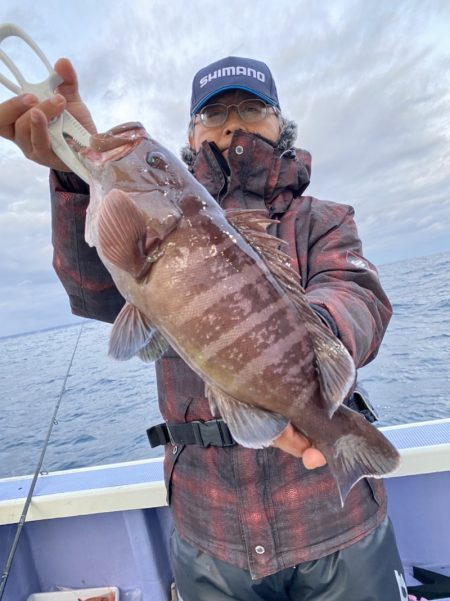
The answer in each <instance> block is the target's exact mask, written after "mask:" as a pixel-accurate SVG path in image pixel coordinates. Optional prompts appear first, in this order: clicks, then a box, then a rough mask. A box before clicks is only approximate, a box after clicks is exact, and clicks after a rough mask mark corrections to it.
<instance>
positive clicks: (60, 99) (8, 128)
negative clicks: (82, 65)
mask: <svg viewBox="0 0 450 601" xmlns="http://www.w3.org/2000/svg"><path fill="white" fill-rule="evenodd" d="M55 71H57V73H59V75H61V77H62V78H63V79H64V82H63V83H62V84H61V85H60V86H58V88H57V90H56V94H55V95H54V96H52V97H51V98H50V99H48V100H45V101H43V102H39V101H38V100H37V98H36V97H35V96H33V95H32V94H24V95H21V96H15V97H14V98H11V99H9V100H7V101H6V102H2V103H0V136H1V137H3V138H6V139H8V140H11V141H12V142H14V143H15V144H17V146H18V147H19V148H20V149H21V150H22V152H23V153H24V155H25V156H26V157H27V158H28V159H30V160H31V161H34V162H36V163H39V164H41V165H45V166H47V167H51V168H52V169H58V170H60V171H69V168H68V167H67V166H66V165H65V164H64V163H63V162H62V161H61V160H60V159H59V158H58V157H57V156H56V155H55V154H54V152H53V151H52V149H51V146H50V140H49V136H48V127H47V126H48V122H49V121H50V120H51V119H53V118H54V117H57V116H58V115H60V114H61V113H62V111H63V110H64V109H66V110H67V111H69V112H70V113H71V114H72V115H73V116H74V117H75V119H77V120H78V121H79V122H80V123H81V124H82V125H83V126H84V127H85V128H86V129H87V130H88V131H89V132H90V133H95V132H96V128H95V125H94V122H93V121H92V117H91V115H90V113H89V110H88V108H87V106H86V105H85V104H84V103H83V102H82V100H81V98H80V95H79V93H78V80H77V75H76V72H75V70H74V68H73V67H72V64H71V63H70V61H69V60H67V59H64V58H63V59H60V60H59V61H58V62H57V63H56V65H55Z"/></svg>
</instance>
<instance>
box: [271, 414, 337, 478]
mask: <svg viewBox="0 0 450 601" xmlns="http://www.w3.org/2000/svg"><path fill="white" fill-rule="evenodd" d="M272 446H274V447H277V448H278V449H281V450H282V451H285V452H286V453H290V454H291V455H294V457H301V458H302V459H303V465H304V466H305V467H306V469H308V470H313V469H315V468H316V467H322V466H323V465H326V463H327V461H326V459H325V457H324V456H323V455H322V453H321V452H320V451H319V450H318V449H315V448H314V447H312V446H311V443H310V441H309V440H308V439H307V438H305V437H304V436H303V435H302V434H300V433H299V432H298V431H297V430H296V429H295V428H294V426H293V425H292V424H289V426H288V427H287V428H286V429H285V430H284V431H283V433H282V434H280V436H279V437H278V438H277V439H275V441H274V442H273V445H272Z"/></svg>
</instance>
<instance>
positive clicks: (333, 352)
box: [226, 209, 356, 417]
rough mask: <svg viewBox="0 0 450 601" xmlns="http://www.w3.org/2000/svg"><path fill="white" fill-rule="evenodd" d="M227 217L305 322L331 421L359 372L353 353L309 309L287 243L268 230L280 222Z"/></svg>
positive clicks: (240, 213) (234, 212)
mask: <svg viewBox="0 0 450 601" xmlns="http://www.w3.org/2000/svg"><path fill="white" fill-rule="evenodd" d="M226 216H227V219H228V220H229V221H230V223H231V224H232V225H233V226H234V227H235V228H236V229H237V230H238V231H239V233H240V234H241V235H242V236H243V237H244V238H245V239H246V240H247V242H248V243H249V244H250V245H251V246H252V247H253V248H254V249H255V250H256V251H257V252H258V253H259V255H260V256H261V258H262V259H263V261H264V262H265V264H266V265H267V267H268V268H269V270H270V272H271V273H272V274H273V276H274V277H275V278H276V280H277V282H278V284H279V285H280V286H281V287H282V289H283V290H284V291H285V292H286V294H287V296H289V298H290V299H291V301H292V303H293V305H294V306H295V307H296V309H297V311H298V314H299V319H301V320H302V321H303V322H304V324H305V326H306V329H307V330H308V333H309V334H310V337H311V344H312V346H313V349H314V355H315V358H316V367H317V372H318V378H319V384H320V392H321V396H322V400H323V402H324V405H325V407H326V410H327V412H328V415H329V416H330V417H331V416H332V415H333V413H334V412H335V411H336V409H337V408H338V407H339V406H340V405H341V404H342V403H343V401H344V400H345V399H346V398H347V397H348V396H349V394H350V392H351V391H352V388H353V386H354V384H355V380H356V368H355V364H354V362H353V359H352V357H351V356H350V353H349V352H348V351H347V349H346V348H345V346H344V345H343V344H342V342H341V341H340V340H338V338H336V336H334V334H333V333H332V332H331V331H330V330H329V328H328V327H327V326H326V325H325V324H323V323H322V321H321V319H320V318H319V317H318V316H317V314H316V313H315V311H314V310H313V309H312V308H311V306H310V305H309V302H308V299H307V297H306V294H305V291H304V289H303V288H302V285H301V283H300V276H299V274H298V273H297V272H296V271H295V270H294V269H293V268H292V266H291V260H290V258H289V256H288V255H287V254H286V253H285V252H283V251H282V250H280V246H282V245H284V244H285V242H284V241H283V240H281V239H279V238H277V237H275V236H272V235H271V234H269V233H267V231H266V230H267V228H268V227H269V226H270V225H271V224H274V223H277V221H275V220H273V219H268V218H267V217H263V216H262V215H261V212H260V211H256V210H253V209H245V210H242V209H230V210H228V211H226Z"/></svg>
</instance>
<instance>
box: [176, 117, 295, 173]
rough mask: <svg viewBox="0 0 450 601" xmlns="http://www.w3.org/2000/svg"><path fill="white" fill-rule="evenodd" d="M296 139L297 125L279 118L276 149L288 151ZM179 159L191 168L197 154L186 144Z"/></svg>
mask: <svg viewBox="0 0 450 601" xmlns="http://www.w3.org/2000/svg"><path fill="white" fill-rule="evenodd" d="M296 139H297V124H296V123H295V121H291V120H290V119H286V118H285V117H283V116H282V117H281V132H280V137H279V140H278V143H277V148H278V149H279V150H282V151H283V150H288V149H289V148H292V146H293V145H294V142H295V140H296ZM180 155H181V159H182V161H183V162H184V163H186V165H187V166H188V167H192V165H193V164H194V162H195V158H196V156H197V153H196V152H195V150H192V148H191V147H190V146H189V145H188V144H186V146H183V147H182V148H181V151H180Z"/></svg>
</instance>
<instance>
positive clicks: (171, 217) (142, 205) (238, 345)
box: [80, 123, 399, 503]
mask: <svg viewBox="0 0 450 601" xmlns="http://www.w3.org/2000/svg"><path fill="white" fill-rule="evenodd" d="M80 158H81V160H82V162H83V163H84V165H85V166H86V167H87V168H88V170H89V172H90V173H91V176H92V181H91V202H90V205H89V209H88V215H87V219H86V240H87V242H88V243H89V244H90V245H93V246H95V247H96V248H97V251H98V254H99V256H100V258H101V259H102V261H103V262H104V264H105V266H106V267H107V269H108V270H109V271H110V273H111V275H112V277H113V279H114V282H115V283H116V285H117V288H118V289H119V290H120V292H121V294H122V295H123V296H124V298H125V299H126V301H127V303H126V305H125V306H124V308H123V309H122V311H121V313H120V314H119V316H118V317H117V320H116V322H115V324H114V326H113V330H112V333H111V340H110V354H111V355H112V356H113V357H115V358H117V359H128V358H130V357H132V356H134V355H136V354H138V355H140V356H141V357H142V358H143V359H144V360H154V359H155V358H156V357H157V356H159V355H160V354H161V353H162V352H163V351H164V349H165V348H166V346H167V343H170V344H171V345H172V346H173V347H174V348H175V349H176V351H177V352H178V353H179V354H180V356H181V357H182V358H183V359H184V360H185V361H186V362H187V363H188V364H189V365H190V366H191V367H192V369H193V370H194V371H195V372H196V373H197V374H199V376H200V377H201V378H202V379H203V380H204V381H205V383H206V393H207V396H208V398H209V400H210V404H211V408H212V410H213V412H214V413H215V414H216V415H217V414H218V413H219V414H220V415H221V416H222V417H223V419H224V420H225V421H226V422H227V423H228V426H229V428H230V430H231V432H232V434H233V436H234V438H235V439H236V440H237V441H238V442H239V443H241V444H242V445H244V446H247V447H252V448H261V447H263V446H267V445H269V444H271V442H272V441H273V439H274V438H275V437H276V436H278V435H279V434H280V433H281V432H282V431H283V430H284V428H285V427H286V426H287V424H288V423H289V422H292V423H293V425H294V426H295V427H296V428H297V429H298V430H299V431H300V432H302V433H303V434H304V435H305V436H307V437H308V438H309V439H310V440H311V441H312V443H313V444H314V445H315V446H316V447H317V448H318V449H319V450H320V451H321V452H322V453H323V454H324V455H325V457H326V459H327V462H328V466H329V468H330V470H331V472H332V474H333V476H334V478H335V480H336V483H337V486H338V489H339V495H340V499H341V503H343V502H344V500H345V497H346V495H347V494H348V492H349V490H350V488H351V487H352V486H353V485H354V484H355V482H357V481H358V480H359V479H360V478H362V477H364V476H374V477H381V476H383V475H385V474H387V473H390V472H392V471H393V470H394V469H395V468H396V467H397V466H398V463H399V456H398V453H397V451H396V450H395V448H394V447H393V446H392V445H391V444H390V443H389V442H388V441H387V440H386V438H385V437H384V436H383V435H382V434H381V433H380V432H379V431H378V430H377V429H376V428H374V427H373V426H371V425H370V424H369V423H368V422H367V421H366V420H365V419H364V418H363V417H362V416H360V415H359V414H358V413H355V412H353V411H351V410H350V409H348V408H346V407H345V406H343V405H342V401H343V400H344V399H345V398H346V397H347V396H348V394H349V393H350V392H351V390H352V387H353V385H354V381H355V367H354V364H353V361H352V359H351V357H350V355H349V354H348V352H347V351H346V349H345V348H344V346H343V345H342V344H341V342H340V341H339V340H337V339H336V338H335V337H334V336H333V334H332V333H330V331H329V330H328V328H327V327H326V326H325V325H323V324H322V323H321V321H320V319H319V318H318V317H317V316H316V314H315V313H314V311H313V310H312V309H311V308H310V306H309V305H308V302H307V300H306V298H305V294H304V290H303V289H302V287H301V285H300V280H299V276H298V274H296V273H295V272H294V270H293V269H292V268H291V267H290V262H289V258H288V257H287V255H286V254H285V253H283V252H282V251H281V250H280V249H279V246H280V244H281V243H282V242H281V241H280V240H278V239H277V238H274V237H273V236H271V235H269V234H268V233H267V232H266V230H267V227H268V224H269V223H270V220H269V219H267V218H266V217H265V216H264V215H262V213H261V212H258V211H248V210H242V211H240V210H234V211H229V212H227V213H226V214H225V213H224V211H223V210H222V209H221V208H220V206H219V205H218V204H217V203H216V202H215V201H214V199H213V198H212V197H211V196H210V195H209V193H208V192H207V191H206V190H205V189H204V188H203V186H201V185H200V184H199V183H198V182H197V181H196V180H195V178H194V177H192V176H191V175H190V174H189V173H188V171H187V170H186V168H185V166H184V165H183V164H182V163H181V161H179V160H178V159H177V158H176V157H175V156H173V155H172V154H171V153H170V152H169V151H168V150H166V149H165V148H163V147H162V146H161V145H160V144H158V143H157V142H156V141H155V140H153V139H152V138H150V136H149V135H148V134H147V132H146V131H145V130H144V128H143V127H142V126H141V125H140V124H136V123H134V124H132V123H130V124H125V125H122V126H119V127H116V128H113V129H112V130H110V131H109V132H107V133H106V134H97V135H95V136H93V137H92V143H91V148H90V149H88V150H84V151H81V152H80Z"/></svg>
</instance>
